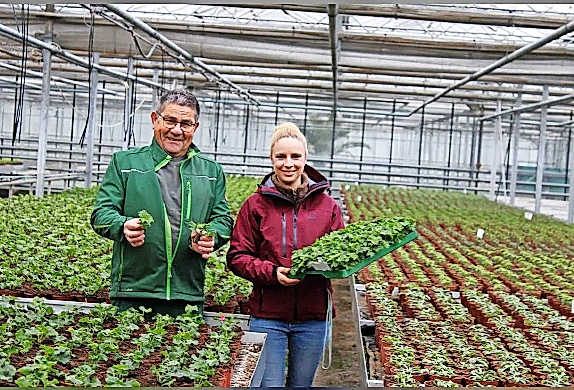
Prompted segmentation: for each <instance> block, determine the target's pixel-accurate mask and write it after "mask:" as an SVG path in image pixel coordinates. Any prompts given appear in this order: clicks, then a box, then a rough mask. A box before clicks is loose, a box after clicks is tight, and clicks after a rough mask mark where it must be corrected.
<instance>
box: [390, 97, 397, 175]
mask: <svg viewBox="0 0 574 390" xmlns="http://www.w3.org/2000/svg"><path fill="white" fill-rule="evenodd" d="M396 107H397V99H393V113H394V112H395V110H396ZM394 138H395V116H394V115H393V116H392V117H391V145H390V147H389V173H390V172H391V164H392V162H393V142H394ZM388 179H389V181H391V176H390V175H389V176H388Z"/></svg>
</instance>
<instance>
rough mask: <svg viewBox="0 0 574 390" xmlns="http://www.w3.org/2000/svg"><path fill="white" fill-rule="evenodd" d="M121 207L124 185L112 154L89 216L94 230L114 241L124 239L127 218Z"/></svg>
mask: <svg viewBox="0 0 574 390" xmlns="http://www.w3.org/2000/svg"><path fill="white" fill-rule="evenodd" d="M123 208H124V187H123V184H122V180H121V173H120V172H119V170H118V167H117V162H116V155H114V156H113V157H112V160H111V162H110V165H108V169H107V170H106V174H105V175H104V178H103V180H102V184H101V186H100V189H99V191H98V194H97V196H96V203H95V205H94V209H93V211H92V216H91V218H90V223H91V224H92V228H93V229H94V231H95V232H96V233H97V234H99V235H100V236H102V237H105V238H109V239H111V240H114V241H121V240H122V239H124V223H125V222H126V221H127V220H128V219H129V218H128V217H125V216H123V215H122V210H123Z"/></svg>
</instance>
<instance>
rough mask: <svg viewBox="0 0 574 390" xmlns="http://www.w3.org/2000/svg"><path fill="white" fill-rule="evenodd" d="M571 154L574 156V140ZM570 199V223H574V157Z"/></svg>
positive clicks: (571, 162)
mask: <svg viewBox="0 0 574 390" xmlns="http://www.w3.org/2000/svg"><path fill="white" fill-rule="evenodd" d="M570 153H572V154H574V139H572V140H571V142H570ZM569 195H570V199H569V201H568V223H573V222H574V156H570V193H569Z"/></svg>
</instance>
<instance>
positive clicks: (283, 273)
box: [277, 267, 301, 286]
mask: <svg viewBox="0 0 574 390" xmlns="http://www.w3.org/2000/svg"><path fill="white" fill-rule="evenodd" d="M289 271H291V268H285V267H277V280H278V281H279V283H281V284H282V285H283V286H294V285H296V284H297V283H299V282H300V281H301V280H300V279H291V278H290V277H288V276H287V274H288V273H289Z"/></svg>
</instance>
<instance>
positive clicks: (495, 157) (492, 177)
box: [489, 100, 502, 201]
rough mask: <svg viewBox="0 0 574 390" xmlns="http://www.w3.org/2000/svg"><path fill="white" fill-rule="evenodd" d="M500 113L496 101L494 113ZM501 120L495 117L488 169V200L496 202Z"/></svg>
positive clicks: (500, 103)
mask: <svg viewBox="0 0 574 390" xmlns="http://www.w3.org/2000/svg"><path fill="white" fill-rule="evenodd" d="M501 111H502V102H501V101H500V100H498V101H497V102H496V112H497V113H500V112H501ZM501 127H502V118H501V117H500V116H497V117H496V128H495V129H494V133H493V134H492V135H493V136H494V137H493V140H494V147H493V148H492V152H493V154H494V155H493V158H492V168H491V169H490V191H489V194H490V195H489V196H490V200H492V201H494V200H496V176H497V170H498V133H499V132H501V131H502V130H501Z"/></svg>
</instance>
